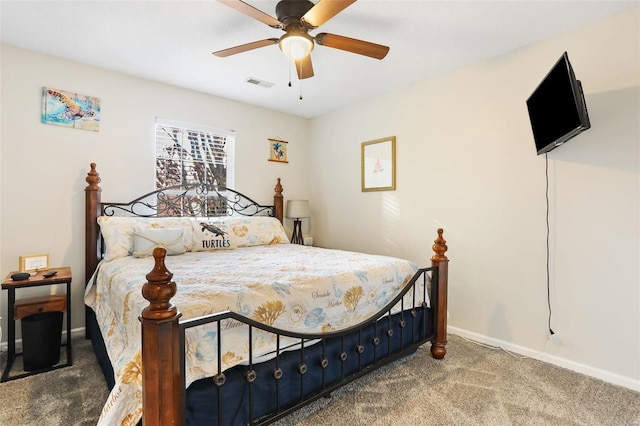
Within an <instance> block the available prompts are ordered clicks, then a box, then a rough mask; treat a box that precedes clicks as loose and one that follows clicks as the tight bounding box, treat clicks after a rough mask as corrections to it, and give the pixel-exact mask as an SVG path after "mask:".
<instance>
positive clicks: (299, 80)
mask: <svg viewBox="0 0 640 426" xmlns="http://www.w3.org/2000/svg"><path fill="white" fill-rule="evenodd" d="M300 74H302V61H300ZM298 82H299V83H300V100H302V79H298Z"/></svg>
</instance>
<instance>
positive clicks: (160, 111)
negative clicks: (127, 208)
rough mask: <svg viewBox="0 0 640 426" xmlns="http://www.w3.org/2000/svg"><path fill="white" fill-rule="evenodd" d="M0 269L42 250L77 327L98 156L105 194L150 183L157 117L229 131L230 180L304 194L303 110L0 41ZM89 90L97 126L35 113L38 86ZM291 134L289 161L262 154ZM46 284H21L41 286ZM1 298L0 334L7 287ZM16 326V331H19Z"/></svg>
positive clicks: (249, 189) (135, 191) (123, 193)
mask: <svg viewBox="0 0 640 426" xmlns="http://www.w3.org/2000/svg"><path fill="white" fill-rule="evenodd" d="M0 46H1V49H2V52H1V53H2V58H1V60H2V62H1V65H2V67H1V80H0V83H1V86H2V95H1V96H2V102H1V104H0V105H1V111H2V116H1V118H2V120H1V121H2V129H1V133H0V134H1V139H0V143H1V145H0V205H1V212H2V213H1V216H0V231H1V232H0V273H1V274H2V276H3V277H4V276H5V275H6V274H8V273H9V272H10V271H13V270H16V269H17V268H18V257H19V256H20V255H25V254H38V253H49V256H50V263H51V265H60V266H62V265H66V266H71V267H72V270H73V275H74V280H73V294H72V306H73V318H72V327H73V328H79V327H84V306H83V305H84V304H83V299H82V293H83V288H84V282H83V280H84V222H83V221H84V188H85V186H86V183H85V176H86V173H87V171H88V170H89V163H91V162H95V163H97V165H98V172H99V173H100V174H101V177H102V184H101V186H102V189H103V191H102V197H103V200H105V201H114V200H120V201H125V200H128V199H131V198H132V197H134V196H137V195H140V194H143V193H145V192H147V191H150V190H152V189H153V185H154V176H153V173H154V169H153V167H154V120H155V117H162V118H168V119H172V120H177V121H186V122H190V123H197V124H204V125H210V126H214V127H220V128H226V129H232V130H235V131H236V161H237V163H236V187H237V188H238V189H240V190H241V191H246V193H247V194H250V195H251V196H255V197H256V201H258V202H261V203H265V204H266V203H270V202H272V200H273V198H272V197H273V187H274V186H275V182H276V178H277V177H281V178H282V181H283V184H284V189H285V192H284V195H285V197H286V198H304V197H306V196H307V190H308V189H307V186H306V179H305V177H306V170H307V169H308V158H309V154H308V149H307V147H308V143H307V138H308V136H307V133H308V120H306V119H302V118H298V117H293V116H289V115H286V114H282V113H278V112H274V111H271V110H266V109H263V108H257V107H253V106H249V105H246V104H241V103H237V102H232V101H228V100H224V99H221V98H216V97H213V96H209V95H204V94H202V93H197V92H193V91H189V90H184V89H179V88H176V87H172V86H168V85H162V84H158V83H154V82H150V81H146V80H142V79H138V78H134V77H130V76H126V75H122V74H117V73H113V72H109V71H105V70H101V69H97V68H92V67H88V66H85V65H80V64H77V63H73V62H69V61H65V60H61V59H57V58H53V57H49V56H45V55H41V54H37V53H33V52H29V51H26V50H22V49H17V48H14V47H11V46H7V45H0ZM43 86H46V87H52V88H57V89H62V90H67V91H74V92H78V93H82V94H86V95H91V96H97V97H99V98H100V101H101V108H102V109H101V123H100V132H97V133H95V132H89V131H84V130H76V129H69V128H64V127H59V126H52V125H45V124H41V123H40V108H41V91H42V87H43ZM270 137H279V138H281V139H285V140H287V141H289V147H288V148H289V149H288V155H289V163H288V164H283V163H274V162H269V161H267V158H268V153H269V146H268V141H267V138H270ZM45 291H46V290H44V289H38V290H36V291H24V292H21V293H20V295H21V296H30V295H40V294H42V293H43V292H45ZM0 296H2V297H1V298H0V316H2V317H3V320H2V328H3V331H4V333H3V337H2V338H3V340H4V341H5V342H6V338H7V333H6V330H7V329H6V325H7V323H6V316H7V314H6V311H7V308H6V292H3V294H2V295H0ZM19 331H20V330H19V326H18V332H19Z"/></svg>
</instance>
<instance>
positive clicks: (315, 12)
mask: <svg viewBox="0 0 640 426" xmlns="http://www.w3.org/2000/svg"><path fill="white" fill-rule="evenodd" d="M355 2H356V0H320V1H319V2H318V3H316V5H315V6H313V7H312V8H311V9H309V11H307V13H305V14H304V15H303V16H302V18H301V19H302V21H304V22H305V23H306V24H308V25H310V26H311V27H313V28H318V27H319V26H320V25H322V24H324V23H325V22H327V21H328V20H329V19H331V18H333V17H334V16H336V15H337V14H338V13H340V12H342V11H343V10H344V9H346V8H347V7H348V6H350V5H351V4H353V3H355Z"/></svg>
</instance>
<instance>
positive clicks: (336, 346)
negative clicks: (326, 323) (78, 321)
mask: <svg viewBox="0 0 640 426" xmlns="http://www.w3.org/2000/svg"><path fill="white" fill-rule="evenodd" d="M89 311H91V310H90V309H89ZM416 314H417V315H416V317H415V318H414V317H411V316H410V315H408V313H406V312H405V313H404V314H403V316H402V317H401V316H400V315H401V314H396V315H393V316H392V317H391V318H390V319H389V318H382V319H381V320H379V321H378V323H377V325H369V326H368V327H366V328H365V329H364V330H362V331H354V332H352V333H350V334H348V335H346V336H344V337H335V338H332V339H327V340H326V341H325V342H324V343H322V342H321V343H318V344H315V345H312V346H308V347H306V348H304V350H303V351H301V350H297V351H289V352H283V353H282V354H281V355H280V357H279V358H278V359H277V360H276V359H272V360H270V361H267V362H263V363H260V364H255V365H253V366H252V368H250V367H249V366H246V365H239V366H236V367H233V368H231V369H229V370H227V371H225V372H224V374H225V382H224V384H223V385H222V386H217V385H216V384H215V383H214V381H213V380H212V379H211V378H207V379H201V380H198V381H196V382H194V383H192V384H191V385H190V386H189V388H188V389H187V391H186V396H187V397H186V417H187V424H188V425H190V426H201V425H225V426H236V425H247V424H250V423H251V422H255V421H258V420H260V419H262V418H264V416H267V415H271V414H274V413H284V412H285V411H286V410H287V409H289V408H290V407H292V406H294V405H296V404H297V403H299V402H300V400H301V399H302V398H303V397H304V399H305V400H306V399H308V398H316V397H319V396H320V395H321V393H323V392H325V391H330V390H332V384H334V383H335V382H336V381H340V380H341V379H342V378H348V380H353V379H356V378H358V377H360V376H362V375H364V374H366V373H367V372H368V371H370V370H372V369H373V366H376V367H379V366H381V365H384V364H386V363H388V362H389V361H393V360H395V359H398V358H400V357H403V356H406V355H408V354H411V353H413V352H415V350H416V348H417V346H418V345H419V342H424V341H425V340H429V338H430V336H431V333H432V331H431V330H430V328H431V326H430V323H429V321H428V320H427V319H425V318H423V316H424V315H427V318H428V317H429V314H430V309H428V308H427V309H422V308H420V309H417V310H416ZM87 318H88V324H87V327H88V328H89V332H90V336H91V341H92V345H93V348H94V351H95V353H96V358H97V359H98V363H99V365H100V367H101V369H102V372H103V373H104V375H105V379H106V381H107V385H108V386H109V388H110V389H111V388H112V387H113V386H114V384H115V380H114V374H113V368H112V366H111V363H110V361H109V358H108V356H107V353H106V348H105V345H104V340H103V339H102V335H101V333H100V330H99V327H98V325H97V322H96V321H95V315H94V314H93V312H92V311H91V312H90V313H89V314H88V315H87ZM402 320H404V327H401V323H402V322H403V321H402ZM389 330H391V332H390V331H389ZM389 354H391V357H389V356H388V355H389ZM323 360H325V361H324V365H325V367H323V366H322V365H323ZM301 365H304V366H305V367H304V368H303V370H305V371H304V374H301V368H300V366H301ZM276 368H279V370H281V378H279V379H278V380H276V379H275V378H274V371H276ZM250 371H253V372H255V380H254V381H253V382H251V383H250V382H249V381H248V380H247V377H248V376H251V374H250ZM325 393H326V392H325ZM219 407H223V411H222V413H223V414H222V416H219V415H218V412H219ZM251 410H253V411H252V412H251Z"/></svg>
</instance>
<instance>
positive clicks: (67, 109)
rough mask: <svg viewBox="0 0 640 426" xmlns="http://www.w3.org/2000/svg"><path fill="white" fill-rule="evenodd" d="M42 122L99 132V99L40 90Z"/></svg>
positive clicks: (53, 90)
mask: <svg viewBox="0 0 640 426" xmlns="http://www.w3.org/2000/svg"><path fill="white" fill-rule="evenodd" d="M42 122H43V123H44V124H54V125H56V126H64V127H72V128H74V129H82V130H91V131H93V132H98V131H100V98H96V97H93V96H86V95H80V94H78V93H71V92H65V91H62V90H57V89H51V88H47V87H43V88H42Z"/></svg>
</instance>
